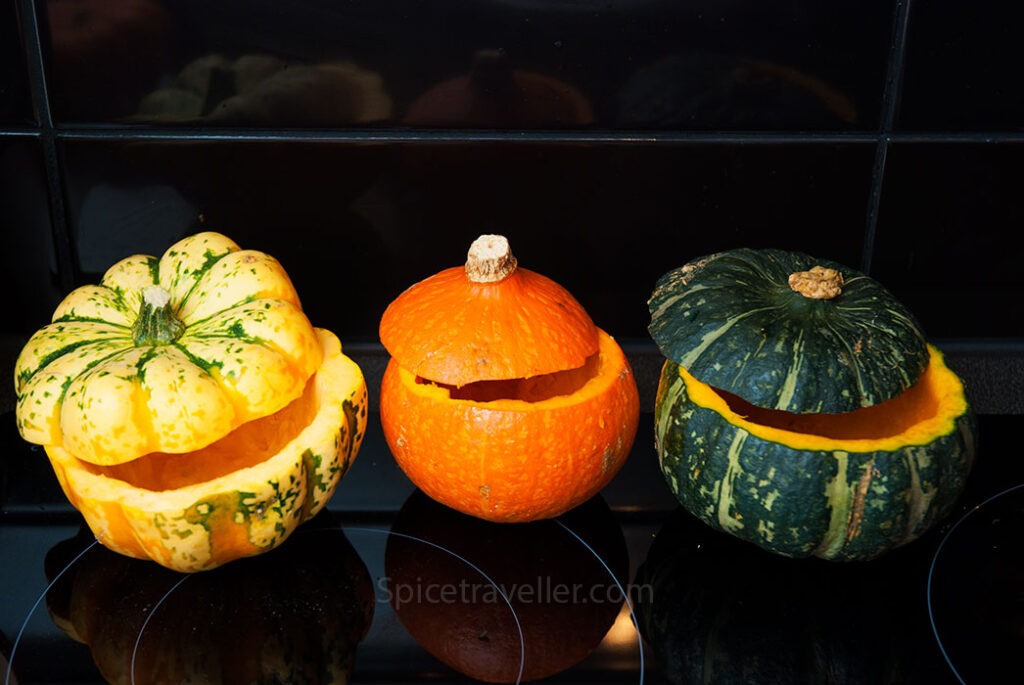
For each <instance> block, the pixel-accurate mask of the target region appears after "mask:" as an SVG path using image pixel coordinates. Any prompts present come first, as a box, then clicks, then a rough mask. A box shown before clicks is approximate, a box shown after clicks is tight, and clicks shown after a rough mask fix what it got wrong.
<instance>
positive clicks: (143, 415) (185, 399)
mask: <svg viewBox="0 0 1024 685" xmlns="http://www.w3.org/2000/svg"><path fill="white" fill-rule="evenodd" d="M147 290H149V291H154V290H159V291H160V295H161V296H162V297H165V298H167V303H166V305H165V306H164V307H155V306H154V305H153V304H152V303H151V302H149V301H148V300H147V299H146V296H144V293H146V292H147ZM155 310H159V311H155ZM160 313H162V314H163V315H164V317H165V318H167V319H168V320H169V321H170V322H171V323H172V324H173V326H175V327H176V329H175V331H174V333H173V335H170V336H169V337H166V338H159V339H156V338H152V339H151V338H148V337H147V336H146V333H145V331H142V332H140V330H139V328H138V326H137V324H138V322H140V320H143V319H146V318H147V317H148V316H155V315H156V314H160ZM160 323H161V322H160V321H158V322H157V324H158V325H157V326H156V327H157V328H159V327H160V326H159V324H160ZM320 361H321V350H320V344H319V341H318V340H317V335H316V332H315V331H314V329H313V326H312V324H311V323H310V322H309V320H308V319H307V318H306V315H305V314H304V313H303V311H302V308H301V305H300V302H299V298H298V295H297V294H296V292H295V288H294V287H293V286H292V283H291V280H290V279H289V277H288V275H287V274H286V273H285V271H284V269H283V268H282V266H281V265H280V264H279V263H278V262H277V260H275V259H274V258H273V257H270V256H269V255H266V254H264V253H262V252H257V251H255V250H242V249H241V248H240V247H239V246H238V245H236V244H235V243H234V242H233V241H231V240H230V239H229V238H227V237H225V236H223V235H221V234H219V233H212V232H206V233H199V234H196V235H193V236H190V237H188V238H185V239H183V240H181V241H179V242H178V243H176V244H175V245H173V246H171V247H170V248H169V249H168V250H167V252H166V253H164V255H163V256H162V257H160V258H159V259H158V258H156V257H150V256H145V255H136V256H133V257H128V258H126V259H124V260H122V261H120V262H118V263H117V264H115V265H114V266H112V267H111V268H110V269H109V270H108V271H107V273H106V274H105V275H104V276H103V279H102V281H101V283H100V284H99V285H87V286H82V287H80V288H77V289H76V290H74V291H72V292H71V293H70V294H68V296H67V297H66V298H65V299H64V300H63V301H62V302H61V303H60V305H59V306H58V307H57V310H56V311H55V312H54V314H53V317H52V322H51V323H50V324H48V325H46V326H44V327H43V328H42V329H40V330H39V331H37V332H36V333H35V334H34V335H33V336H32V337H31V338H30V339H29V341H28V342H27V344H26V345H25V347H24V348H23V349H22V351H21V354H20V355H19V357H18V360H17V362H16V365H15V386H16V392H17V398H18V404H17V410H16V418H17V424H18V429H19V431H20V432H21V435H22V437H23V438H24V439H25V440H27V441H29V442H32V443H36V444H40V445H48V446H56V447H64V448H66V449H67V450H68V451H70V452H71V453H73V454H74V455H75V456H77V457H79V458H81V459H84V460H85V461H89V462H91V463H95V464H117V463H123V462H127V461H131V460H132V459H135V458H137V457H139V456H142V455H143V454H148V453H150V452H170V453H181V452H188V451H191V450H195V449H198V448H201V447H203V446H205V445H207V444H209V443H211V442H213V441H214V440H217V439H218V438H220V437H221V436H223V435H226V434H227V433H229V432H230V431H232V430H234V429H235V428H237V427H238V426H240V425H242V424H243V423H246V422H248V421H251V420H253V419H255V418H259V417H261V416H267V415H270V414H272V413H274V412H276V411H278V410H279V409H281V408H282V407H284V406H285V405H287V404H288V403H289V402H291V401H292V400H293V399H295V398H296V397H298V396H299V395H300V394H301V393H302V391H303V388H304V387H305V385H306V381H307V380H308V379H309V378H310V376H312V375H313V373H314V372H315V371H316V370H317V368H318V367H319V366H320Z"/></svg>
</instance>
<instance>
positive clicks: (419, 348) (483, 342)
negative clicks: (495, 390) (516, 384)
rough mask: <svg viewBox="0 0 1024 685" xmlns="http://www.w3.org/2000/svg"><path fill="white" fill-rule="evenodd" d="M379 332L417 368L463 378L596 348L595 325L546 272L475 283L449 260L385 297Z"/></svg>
mask: <svg viewBox="0 0 1024 685" xmlns="http://www.w3.org/2000/svg"><path fill="white" fill-rule="evenodd" d="M380 340H381V343H383V345H384V347H385V348H386V349H387V351H388V353H389V354H390V355H391V356H392V357H394V358H395V359H397V360H398V362H399V363H400V364H401V365H402V367H403V368H406V369H408V370H409V371H411V372H413V373H414V374H416V375H417V376H421V377H423V378H428V379H430V380H432V381H435V382H438V383H445V384H448V385H454V386H462V385H465V384H467V383H474V382H476V381H485V380H507V379H513V378H529V377H531V376H539V375H541V374H548V373H556V372H558V371H565V370H566V369H575V368H578V367H580V366H583V364H584V363H585V362H586V361H587V358H588V357H590V356H591V355H592V354H594V353H596V352H597V348H598V331H597V326H595V325H594V322H593V321H592V320H591V318H590V315H589V314H587V312H586V311H585V310H584V309H583V306H582V305H581V304H580V303H579V302H578V301H577V300H576V299H575V298H574V297H573V296H572V295H571V294H570V293H569V292H568V291H567V290H566V289H565V288H563V287H562V286H561V285H559V284H558V283H556V282H554V281H553V280H551V279H550V278H548V277H547V276H544V275H542V274H539V273H536V272H534V271H530V270H529V269H524V268H522V267H518V268H517V269H516V270H515V271H514V272H513V273H512V274H511V275H509V276H508V277H506V278H505V279H503V280H502V281H501V282H500V283H474V282H473V281H471V280H470V279H469V278H467V276H466V270H465V269H464V268H463V267H452V268H448V269H444V270H443V271H441V272H439V273H437V274H434V275H433V276H430V277H428V278H426V279H424V280H422V281H420V282H419V283H416V284H414V285H412V286H410V287H409V288H408V289H407V290H406V291H405V292H403V293H402V294H401V295H399V296H398V297H397V298H396V299H395V300H394V301H393V302H392V303H391V304H390V305H388V308H387V309H386V310H385V311H384V315H383V316H382V317H381V322H380Z"/></svg>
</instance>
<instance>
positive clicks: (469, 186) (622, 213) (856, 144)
mask: <svg viewBox="0 0 1024 685" xmlns="http://www.w3.org/2000/svg"><path fill="white" fill-rule="evenodd" d="M1022 15H1024V10H1021V9H1019V8H1016V7H1015V6H1014V5H1012V4H1011V3H995V2H978V3H969V4H967V5H965V4H964V3H955V2H929V3H924V2H916V3H900V2H894V1H893V0H887V1H882V0H867V1H858V2H848V1H845V0H842V1H840V2H832V3H826V4H824V5H823V4H822V3H818V2H809V1H808V2H804V1H803V0H794V1H792V2H786V3H762V2H749V1H748V2H742V1H727V2H701V1H697V2H693V1H689V2H677V1H673V2H659V1H656V0H635V1H632V2H630V1H618V2H589V1H586V0H579V1H568V0H567V1H564V2H529V1H516V0H491V1H485V2H452V1H450V0H444V1H440V2H430V3H426V2H394V1H387V0H384V1H381V0H377V1H374V2H360V1H352V2H311V1H307V0H302V1H296V2H288V3H279V2H270V1H269V0H264V1H260V2H236V1H228V2H223V1H222V2H217V3H207V2H198V1H195V0H131V1H130V2H121V3H109V2H101V1H99V0H49V1H48V2H36V3H32V2H28V1H26V0H17V1H14V0H7V1H6V2H2V3H0V46H2V47H0V230H2V235H3V243H2V245H3V246H4V249H3V250H2V251H0V278H2V279H3V284H2V285H3V288H4V291H5V292H7V293H9V294H11V297H10V298H9V301H8V307H7V308H6V312H5V316H3V317H0V334H3V335H4V339H5V340H6V341H7V345H6V346H5V349H8V350H15V351H16V350H17V349H18V348H19V346H20V344H21V342H23V341H24V339H25V338H26V337H27V336H28V335H30V334H31V332H32V331H34V330H35V329H37V328H38V327H40V326H41V325H43V324H45V323H46V322H47V321H48V317H49V315H50V313H51V312H52V310H53V308H54V307H55V306H56V304H57V303H58V302H59V300H60V298H61V297H62V296H63V295H64V294H66V293H67V292H68V291H69V290H70V289H72V288H73V287H74V286H77V285H81V284H84V283H90V282H95V281H96V280H98V279H99V278H100V277H101V276H102V273H103V271H104V270H105V269H106V268H107V267H108V266H110V265H111V264H113V263H114V262H115V261H117V260H118V259H120V258H122V257H124V256H127V255H129V254H132V253H136V252H148V253H152V254H161V253H162V252H163V250H164V249H165V248H166V247H167V246H168V245H170V244H171V243H172V242H173V241H174V240H176V239H178V238H180V237H182V236H184V235H187V234H189V233H192V232H195V231H197V230H202V229H204V228H208V229H213V230H218V231H221V232H223V233H225V234H227V235H229V236H231V237H232V238H234V239H235V240H236V241H237V242H239V243H240V244H241V245H242V246H243V247H253V248H256V249H260V250H263V251H266V252H269V253H270V254H273V255H274V256H276V257H278V258H279V259H280V260H281V261H282V262H283V263H284V265H285V267H286V268H287V269H288V271H289V273H290V275H291V276H292V278H293V279H294V281H295V283H296V285H297V287H298V289H299V292H300V294H301V295H302V297H303V300H304V304H305V306H306V308H307V310H308V312H309V314H310V317H311V318H312V319H313V321H314V323H316V324H317V325H320V326H324V327H327V328H331V329H333V330H335V331H336V332H337V333H338V334H339V335H340V336H341V337H342V340H343V341H344V342H345V343H347V344H349V345H357V346H358V345H366V346H368V349H371V350H372V349H374V346H376V345H377V343H378V339H377V330H376V326H377V322H378V320H379V317H380V315H381V313H382V312H383V309H384V307H385V306H386V305H387V303H388V302H389V301H390V300H391V299H392V298H393V297H394V296H395V295H397V294H398V293H399V292H400V291H401V290H402V289H403V288H405V287H406V286H408V285H410V284H411V283H413V282H414V281H416V280H418V279H420V278H422V277H424V276H426V275H428V274H430V273H433V272H435V271H438V270H440V269H441V268H444V267H447V266H452V265H456V264H459V263H461V262H462V260H463V259H464V254H465V250H466V248H467V247H468V244H469V243H470V242H471V240H472V239H473V238H474V237H476V235H478V234H480V233H484V232H501V233H504V234H506V235H508V236H509V238H510V240H511V241H512V244H513V248H514V249H515V251H516V253H517V255H518V256H519V259H520V263H521V264H523V265H524V266H527V267H529V268H533V269H534V270H537V271H541V272H543V273H546V274H547V275H549V276H551V277H552V278H555V279H556V280H558V281H560V282H561V283H563V284H564V285H565V286H566V287H568V288H569V289H570V290H571V291H572V292H573V293H574V294H575V295H576V296H577V298H578V299H579V300H580V301H581V302H582V303H583V304H584V306H585V307H587V309H588V310H589V311H590V312H591V314H592V315H593V317H594V319H595V320H596V321H597V323H598V324H599V325H600V326H602V327H603V328H605V329H606V330H608V331H609V332H611V333H612V334H613V335H615V336H616V337H617V338H619V339H620V340H622V341H624V342H635V343H637V344H639V345H640V347H643V346H644V345H647V344H648V340H647V336H646V323H647V316H648V315H647V309H646V299H647V296H648V295H649V293H650V290H651V288H652V286H653V284H654V282H655V280H656V279H657V278H658V276H660V275H661V274H662V273H663V272H665V271H667V270H668V269H671V268H673V267H675V266H679V265H681V264H682V263H684V262H686V261H688V260H690V259H693V258H695V257H698V256H701V255H703V254H706V253H709V252H713V251H718V250H723V249H729V248H733V247H740V246H753V247H767V246H772V247H780V248H786V249H794V250H802V251H805V252H808V253H811V254H813V255H815V256H821V257H824V258H829V259H833V260H836V261H839V262H841V263H845V264H847V265H850V266H853V267H856V268H860V269H862V270H865V271H867V272H869V273H870V274H872V275H873V276H875V277H876V278H878V279H879V280H881V281H882V282H883V283H884V284H886V285H887V286H888V287H889V288H890V289H892V290H893V291H894V292H895V293H896V294H897V295H898V296H899V297H901V298H903V299H904V300H905V301H906V302H907V303H908V304H909V305H910V306H911V308H912V309H913V310H914V311H915V312H916V313H917V314H918V316H919V317H920V319H921V321H922V323H923V325H924V327H925V329H926V332H927V333H928V335H929V336H931V337H932V338H933V339H934V340H936V341H937V342H939V344H940V346H943V347H945V348H946V349H947V352H949V353H950V354H951V355H952V357H953V362H954V364H959V365H960V369H961V371H962V372H963V373H964V374H965V376H966V377H967V378H968V381H969V382H971V383H972V384H973V385H975V386H977V388H976V389H975V390H974V393H975V396H976V404H979V407H980V408H981V409H982V410H983V411H991V412H994V413H1006V412H1008V411H1016V410H1017V409H1018V408H1019V404H1020V398H1019V396H1018V395H1019V393H1018V391H1016V390H1015V389H1009V388H1005V387H1002V386H1003V385H1004V384H1003V383H1001V382H996V383H991V382H990V381H991V380H992V379H993V378H996V379H998V378H1003V377H1005V371H1006V368H1007V366H1006V365H1012V366H1013V367H1014V368H1016V366H1018V365H1019V363H1020V354H1019V349H1020V346H1019V342H1020V340H1021V339H1022V337H1024V308H1022V307H1021V306H1020V304H1019V303H1020V300H1021V296H1022V295H1024V275H1022V274H1024V270H1021V269H1020V268H1019V267H1020V264H1021V256H1020V255H1021V252H1020V248H1019V247H1018V245H1019V243H1020V241H1019V239H1018V237H1017V233H1018V231H1019V227H1020V225H1021V223H1022V219H1024V209H1022V205H1021V203H1020V202H1019V197H1018V195H1019V187H1020V184H1021V180H1022V174H1021V172H1020V168H1021V164H1022V162H1024V147H1022V145H1021V143H1022V142H1024V132H1022V125H1024V90H1022V89H1021V88H1020V87H1019V67H1020V64H1021V59H1020V56H1019V47H1018V44H1017V41H1016V36H1015V32H1014V28H1013V27H1014V26H1019V24H1020V20H1021V19H1022ZM482 51H489V52H490V53H493V52H494V51H499V53H500V58H499V60H500V61H499V65H498V66H497V67H492V71H494V70H497V71H499V72H500V73H501V74H504V75H505V76H506V81H501V79H500V74H499V77H494V76H493V74H492V76H491V80H490V81H488V80H487V79H486V78H480V79H478V80H477V81H474V83H478V84H481V85H475V86H473V87H463V88H462V90H461V91H460V93H461V94H460V95H458V96H456V97H453V96H452V92H453V91H451V90H449V91H446V94H445V95H444V96H441V99H440V102H441V105H437V102H438V99H437V98H435V100H434V102H435V104H434V106H433V107H432V108H428V110H429V114H427V115H424V114H423V112H424V109H423V107H419V108H417V107H416V106H415V103H416V102H417V99H418V98H420V97H421V96H422V95H424V94H425V93H427V92H428V91H430V90H431V89H433V88H435V87H436V86H438V85H439V84H441V83H443V82H445V81H448V80H450V79H454V78H456V77H459V76H463V75H465V74H467V73H469V72H470V71H471V70H473V69H474V68H475V69H477V71H476V72H474V73H477V74H479V73H489V72H481V71H479V70H480V69H481V68H480V67H479V66H478V67H474V66H473V65H474V64H476V63H479V59H478V58H475V57H474V56H475V55H478V53H481V52H482ZM246 55H248V56H253V55H256V56H260V57H261V58H268V57H269V58H274V59H277V60H279V62H280V63H281V64H284V65H286V67H285V68H286V69H291V70H293V73H295V72H296V71H297V70H301V69H307V70H308V69H310V68H311V67H316V66H318V65H321V66H322V65H325V64H332V65H337V64H345V65H346V67H345V68H348V69H350V70H352V71H353V72H358V74H360V76H359V79H361V80H359V81H358V82H359V83H361V84H362V86H359V87H356V86H352V85H346V84H345V83H344V82H341V84H340V85H339V82H337V81H331V82H327V81H316V80H313V81H308V80H307V82H306V83H305V86H306V87H307V90H305V91H304V96H306V99H305V100H303V104H296V99H295V97H294V96H292V95H288V96H280V95H279V93H280V91H278V92H277V93H273V92H271V93H270V94H269V95H268V94H266V92H265V93H264V95H265V98H267V99H273V98H275V97H279V98H281V99H282V100H283V101H284V102H290V103H291V104H290V105H283V106H282V105H280V101H281V100H279V101H278V105H276V106H268V107H262V108H261V107H260V106H259V105H257V106H252V103H251V102H250V104H249V105H248V106H242V107H236V108H234V109H233V110H231V113H230V114H229V115H227V116H220V117H218V116H216V115H215V114H213V115H211V113H213V112H214V110H215V109H216V106H217V104H218V103H220V102H222V101H223V100H224V99H226V98H227V97H229V96H230V95H232V94H234V92H235V91H234V89H235V88H236V82H235V81H234V76H233V75H232V74H233V72H232V64H234V62H235V60H237V59H238V58H239V57H242V56H246ZM211 56H219V57H218V58H217V59H219V60H220V64H221V67H220V68H219V69H218V70H215V71H216V72H217V73H215V74H214V75H213V76H212V77H209V78H210V81H209V82H210V83H211V84H213V85H211V86H210V88H209V90H208V91H207V92H206V93H205V95H204V96H203V98H201V103H202V104H201V107H202V109H201V110H197V111H196V112H193V115H192V116H187V117H186V116H184V115H181V114H178V115H172V113H170V112H169V111H167V110H161V109H159V108H156V109H154V106H152V105H148V104H146V103H148V102H151V100H152V98H153V97H154V96H153V95H152V94H153V93H154V92H155V91H159V90H163V91H164V92H165V93H166V92H167V91H168V90H169V89H174V88H178V89H179V90H180V88H181V80H180V79H179V78H178V75H179V72H180V71H181V70H182V69H183V68H184V67H186V66H187V65H189V64H190V63H193V62H194V61H195V60H197V59H202V58H206V59H208V60H209V59H212V58H211ZM206 73H207V74H209V73H210V72H209V70H208V71H207V72H206ZM509 73H514V74H517V76H515V77H514V78H519V79H523V78H527V77H525V76H521V75H523V74H533V75H540V76H543V77H545V78H546V79H547V80H546V81H545V83H548V84H550V83H551V82H552V81H557V84H558V85H557V86H556V90H554V91H552V90H551V87H550V85H549V86H547V90H544V88H542V87H541V86H536V85H532V86H531V85H529V83H527V84H526V85H523V84H524V83H526V81H522V80H520V81H516V80H512V81H508V80H507V79H508V75H509ZM535 80H537V79H535ZM510 82H511V83H515V84H517V87H515V88H512V87H510V86H508V85H507V83H510ZM502 83H505V84H506V85H505V86H502V85H501V84H502ZM367 84H368V85H367ZM346 88H347V89H348V91H346V93H345V95H344V96H343V98H342V99H344V100H345V102H346V103H348V104H346V105H344V106H338V105H337V104H336V101H337V100H338V99H339V97H342V96H339V95H338V93H339V92H340V91H344V90H345V89H346ZM289 92H292V93H294V92H295V91H289ZM552 92H555V95H552V94H551V93H552ZM569 100H571V101H572V103H573V104H574V107H575V109H573V108H572V107H569V106H568V105H567V104H566V101H569ZM581 102H582V103H583V104H582V105H580V103H581ZM332 103H334V104H332ZM366 103H374V104H373V105H372V106H370V105H367V104H366ZM381 103H383V105H382V104H381ZM14 353H15V352H8V356H10V357H11V360H8V362H7V363H5V364H4V366H5V367H8V366H10V363H9V362H10V361H12V360H13V354H14ZM961 358H962V359H961ZM975 377H976V380H972V379H973V378H975ZM641 380H643V379H641ZM6 392H8V393H9V392H10V391H9V390H8V391H6Z"/></svg>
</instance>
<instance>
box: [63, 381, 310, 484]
mask: <svg viewBox="0 0 1024 685" xmlns="http://www.w3.org/2000/svg"><path fill="white" fill-rule="evenodd" d="M314 379H315V376H314V378H311V379H310V380H309V381H308V382H307V383H306V388H305V390H304V391H303V393H302V395H301V396H300V397H298V398H296V399H295V400H293V401H292V402H291V403H290V404H289V405H288V406H286V407H285V408H283V409H281V410H280V411H278V412H276V413H274V414H271V415H269V416H264V417H263V418H260V419H256V420H254V421H250V422H249V423H246V424H243V425H241V426H239V427H238V428H236V429H235V430H234V431H232V432H231V433H228V434H227V435H225V436H224V437H223V438H221V439H220V440H217V441H216V442H213V443H211V444H209V445H207V446H206V447H204V448H202V449H199V450H195V451H193V452H185V453H183V454H167V453H164V452H152V453H150V454H147V455H145V456H142V457H139V458H138V459H135V460H133V461H130V462H127V463H124V464H116V465H112V466H98V465H96V464H89V463H86V462H84V461H80V464H81V466H82V467H83V468H84V469H86V470H88V471H90V472H92V473H94V474H97V475H103V476H108V477H110V478H116V479H118V480H121V481H124V482H126V483H129V484H130V485H133V486H135V487H137V488H143V489H146V490H152V491H156V492H159V491H163V490H174V489H177V488H182V487H186V486H189V485H195V484H197V483H204V482H206V481H209V480H212V479H214V478H218V477H220V476H224V475H227V474H229V473H232V472H234V471H238V470H240V469H244V468H247V467H250V466H255V465H257V464H260V463H262V462H264V461H266V460H267V459H269V458H270V457H272V456H274V455H275V454H277V453H278V452H280V451H281V450H282V449H283V448H284V446H285V445H287V444H288V442H289V441H291V440H292V438H294V437H295V436H297V435H298V434H299V433H300V432H301V431H302V430H303V429H304V428H305V427H306V426H308V425H309V424H310V423H311V422H312V421H313V419H314V417H315V416H316V414H317V411H318V409H319V407H320V401H319V397H318V393H317V392H316V388H315V384H314Z"/></svg>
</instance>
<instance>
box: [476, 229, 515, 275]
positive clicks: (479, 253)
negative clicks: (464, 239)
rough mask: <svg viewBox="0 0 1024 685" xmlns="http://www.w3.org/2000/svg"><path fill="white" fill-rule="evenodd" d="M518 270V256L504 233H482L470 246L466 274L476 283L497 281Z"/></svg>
mask: <svg viewBox="0 0 1024 685" xmlns="http://www.w3.org/2000/svg"><path fill="white" fill-rule="evenodd" d="M515 270H516V258H515V256H513V254H512V248H511V247H510V246H509V244H508V240H507V239H506V238H505V236H503V235H482V236H480V237H479V238H477V239H476V240H474V241H473V244H472V245H470V246H469V254H468V256H467V258H466V276H467V277H468V278H469V280H471V281H473V282H474V283H497V282H498V281H502V280H504V279H506V278H508V277H509V276H511V275H512V272H513V271H515Z"/></svg>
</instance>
